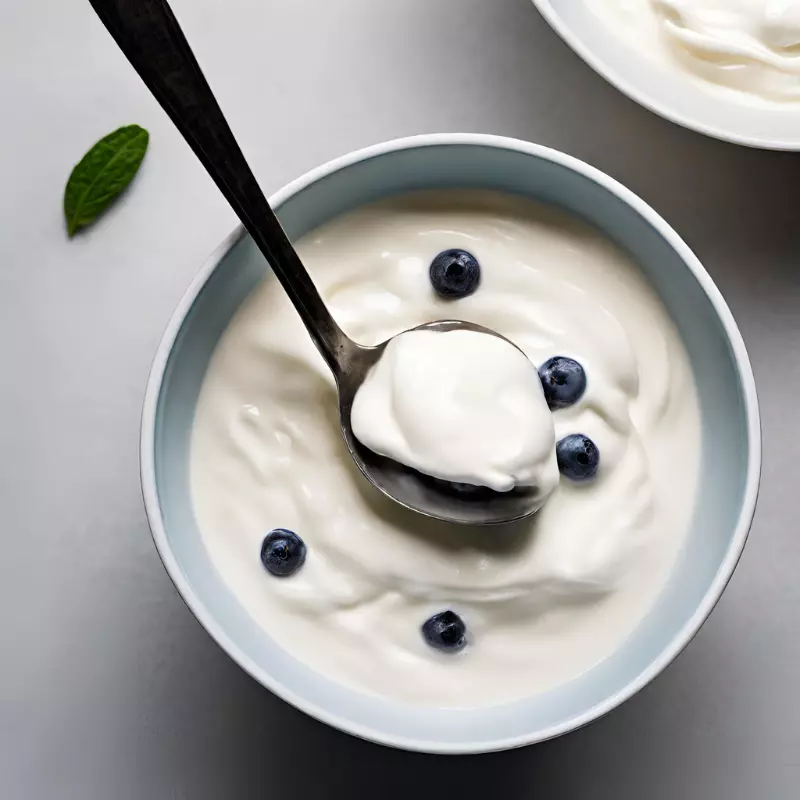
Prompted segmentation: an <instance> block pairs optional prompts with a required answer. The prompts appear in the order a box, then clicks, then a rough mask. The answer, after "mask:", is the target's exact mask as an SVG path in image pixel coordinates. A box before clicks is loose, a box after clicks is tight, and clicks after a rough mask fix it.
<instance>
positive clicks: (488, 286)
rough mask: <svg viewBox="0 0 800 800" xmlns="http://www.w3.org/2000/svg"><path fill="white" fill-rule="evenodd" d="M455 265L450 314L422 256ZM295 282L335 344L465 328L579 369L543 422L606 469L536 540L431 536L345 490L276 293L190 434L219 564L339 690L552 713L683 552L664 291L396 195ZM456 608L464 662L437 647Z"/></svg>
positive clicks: (577, 253)
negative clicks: (578, 383)
mask: <svg viewBox="0 0 800 800" xmlns="http://www.w3.org/2000/svg"><path fill="white" fill-rule="evenodd" d="M450 247H461V248H464V249H468V250H469V251H470V252H471V253H473V254H474V255H475V257H476V258H477V259H478V260H479V262H480V263H481V266H482V277H481V285H480V288H479V289H478V290H477V291H476V292H475V293H474V294H473V295H471V296H469V297H466V298H463V299H461V300H458V301H455V302H454V301H446V300H442V299H441V298H440V297H438V296H437V295H436V293H435V292H434V291H433V290H432V288H431V286H430V282H429V280H428V274H427V273H428V266H429V264H430V261H431V259H432V257H433V256H434V255H435V254H436V253H438V252H440V251H442V250H444V249H447V248H450ZM298 249H299V252H300V254H301V257H302V258H303V261H304V263H305V264H306V265H307V266H308V268H309V270H310V272H311V274H312V276H313V278H314V280H315V282H316V283H317V285H318V287H319V289H320V291H321V292H322V294H323V296H324V298H325V300H326V302H327V303H328V304H329V306H330V308H331V310H332V312H333V314H334V316H335V317H336V319H337V320H338V321H339V322H340V324H341V325H342V327H343V329H344V330H345V331H346V332H347V333H348V334H349V335H350V336H352V337H353V338H354V339H356V340H357V341H361V342H363V343H365V344H377V343H378V342H381V341H384V340H385V339H387V338H389V337H390V336H393V335H394V334H397V333H399V332H400V331H403V330H407V329H408V328H411V327H414V326H416V325H420V324H422V323H424V322H427V321H430V320H434V319H442V318H448V317H450V318H452V317H454V316H457V317H459V318H462V319H465V320H468V321H472V322H475V323H477V324H480V325H484V326H485V327H488V328H491V329H493V330H496V331H498V332H499V333H501V334H503V335H504V336H507V337H508V338H509V339H511V340H512V341H513V342H515V343H516V344H517V345H518V346H519V347H520V348H521V349H522V350H523V351H524V352H525V353H526V354H527V355H528V356H529V358H530V359H531V360H532V361H533V363H534V364H536V365H539V364H541V363H543V362H544V361H545V360H547V359H548V358H549V357H551V356H553V355H563V356H568V357H572V358H575V359H577V360H579V361H580V362H581V364H582V365H583V366H584V368H585V370H586V373H587V376H588V383H587V389H586V392H585V394H584V395H583V397H582V398H581V399H580V400H579V401H578V402H577V403H576V404H575V405H574V406H572V407H570V408H567V409H563V410H558V411H555V412H553V413H552V421H553V425H554V428H555V435H556V438H562V437H564V436H566V435H568V434H570V433H582V434H585V435H587V436H590V437H591V439H592V440H593V441H594V442H595V443H596V444H597V446H598V448H599V449H600V452H601V453H602V467H601V470H600V471H599V472H598V474H597V476H596V478H595V479H594V480H593V481H592V482H590V483H586V484H572V483H570V482H569V481H567V480H565V479H561V480H560V482H559V483H558V486H556V488H555V489H554V491H553V492H552V494H551V495H550V498H549V500H548V501H547V502H546V504H545V505H544V507H543V508H542V509H541V510H540V511H539V512H538V513H537V514H536V515H535V516H534V517H533V518H531V519H529V520H526V521H524V522H522V523H518V524H514V525H510V526H504V527H502V528H499V529H493V530H490V531H487V529H471V528H468V527H464V526H449V525H446V524H443V523H438V522H435V521H432V520H427V519H424V518H422V517H420V516H419V515H417V514H414V513H413V512H408V511H406V510H404V509H402V508H400V507H398V506H397V505H396V504H394V503H392V502H391V501H388V500H386V499H385V498H383V497H382V496H380V495H379V493H377V492H376V491H375V490H373V489H372V487H370V486H369V485H368V484H367V483H366V482H365V481H364V480H363V478H362V477H361V476H360V474H359V473H358V471H357V469H356V467H355V466H354V465H353V464H352V461H351V459H350V457H349V455H348V453H347V451H346V448H345V446H344V443H343V442H342V441H341V439H340V434H339V430H338V421H337V416H336V415H337V406H336V394H335V387H334V385H333V380H332V378H331V376H330V374H329V372H328V370H327V367H326V366H325V364H324V363H323V361H322V359H321V357H320V356H319V354H318V353H317V351H316V350H315V348H314V346H313V344H312V343H311V341H310V339H309V338H308V336H307V334H306V333H305V331H304V329H303V328H302V325H301V323H300V321H299V319H298V318H297V316H296V313H295V311H294V309H292V308H291V306H290V304H289V302H288V300H287V299H286V298H285V297H284V295H283V294H282V292H281V290H280V287H279V286H278V285H277V283H276V282H275V281H274V280H273V279H271V278H270V277H268V278H266V279H265V280H264V282H263V283H262V285H260V286H259V287H258V288H257V289H256V290H255V291H254V292H253V293H252V294H251V296H250V297H249V298H248V300H247V302H246V303H245V304H244V305H243V306H242V308H241V309H240V310H239V311H238V313H237V314H236V316H235V318H234V319H233V320H232V322H231V324H230V325H229V327H228V329H227V330H226V331H225V333H224V335H223V336H222V338H221V340H220V342H219V344H218V346H217V349H216V351H215V353H214V356H213V358H212V361H211V363H210V365H209V368H208V371H207V374H206V377H205V381H204V384H203V387H202V390H201V394H200V398H199V402H198V406H197V409H196V414H195V421H194V430H193V440H192V453H191V486H192V495H193V499H194V505H195V512H196V517H197V520H198V524H199V527H200V531H201V534H202V537H203V540H204V542H205V544H206V547H207V549H208V552H209V555H210V557H211V559H212V561H213V562H214V564H215V566H216V567H217V568H218V570H219V571H220V573H221V575H222V577H223V579H224V580H225V581H226V582H227V583H228V585H229V586H230V587H231V590H232V591H233V592H234V593H235V594H236V596H237V597H238V599H239V600H240V602H241V603H242V604H243V605H244V607H245V608H246V609H247V610H248V611H249V613H250V614H251V615H252V616H253V617H254V618H255V619H256V620H257V621H258V622H259V623H260V624H261V625H262V626H263V628H264V629H265V632H266V634H268V635H270V636H272V637H274V638H275V639H276V640H277V641H278V642H279V643H280V644H281V645H282V646H283V647H285V648H286V649H287V650H288V651H289V652H291V653H293V654H294V655H295V656H297V657H298V658H299V659H300V660H302V661H304V662H306V663H307V664H309V665H310V666H311V667H313V668H315V669H317V670H318V671H320V672H322V673H325V674H327V675H329V676H330V677H332V678H333V679H335V680H338V681H341V682H343V683H346V684H349V685H351V686H354V687H356V688H358V689H360V690H362V691H366V692H371V693H374V694H378V695H382V696H385V697H389V698H393V699H396V700H400V701H404V702H410V703H415V704H421V705H436V706H445V707H470V706H479V705H488V704H493V703H497V702H501V701H505V700H509V699H514V698H517V697H521V696H526V695H531V694H534V693H536V692H540V691H544V690H546V689H548V688H551V687H553V686H555V685H557V684H559V683H562V682H564V681H566V680H569V679H570V678H571V677H574V676H576V675H578V674H579V673H581V672H583V671H584V670H586V669H588V668H589V667H591V666H592V665H593V664H595V663H596V662H598V661H599V660H601V659H602V658H604V657H605V656H606V655H608V654H609V653H610V652H612V651H613V650H614V649H615V648H616V647H617V646H618V645H619V644H620V642H621V641H622V640H623V639H624V638H625V637H626V636H627V635H628V634H629V633H630V632H631V630H632V629H633V628H634V627H635V625H636V623H637V622H638V620H639V619H640V618H641V617H642V616H643V615H644V614H645V613H646V611H647V610H648V608H649V607H650V606H651V605H652V603H653V601H654V599H655V597H656V595H657V594H658V592H659V590H660V588H661V587H662V585H663V584H664V582H665V580H666V577H667V574H668V572H669V570H670V568H671V566H672V563H673V562H674V559H675V556H676V553H677V551H678V549H679V548H680V546H681V542H682V540H683V537H684V533H685V530H686V528H687V524H688V520H689V518H690V515H691V513H692V509H693V505H694V500H695V489H696V482H697V471H698V468H699V449H700V446H699V439H700V437H699V432H700V431H699V427H700V426H699V413H698V407H697V398H696V392H695V387H694V382H693V377H692V374H691V369H690V367H689V363H688V359H687V356H686V353H685V351H684V349H683V346H682V344H681V341H680V338H679V337H678V335H677V332H676V330H675V328H674V326H673V324H672V322H671V321H670V319H669V317H668V316H667V314H666V312H665V310H664V308H663V307H662V305H661V303H660V301H659V300H658V298H657V297H656V295H655V293H654V292H653V290H652V289H651V287H650V286H649V284H648V283H647V282H646V280H645V279H644V278H643V276H642V275H641V273H640V272H639V271H638V270H637V269H636V267H635V266H634V265H633V264H632V263H631V262H630V261H629V260H628V258H627V257H626V256H625V255H624V254H623V253H622V252H621V251H620V250H619V249H618V248H617V247H616V246H615V245H613V244H612V243H611V242H610V241H609V240H607V239H606V238H605V237H603V236H602V235H600V234H599V233H598V232H596V231H594V230H593V229H591V228H589V227H588V226H586V225H585V224H583V223H581V222H579V221H577V220H575V219H573V218H571V217H569V216H567V215H566V214H564V213H563V212H560V211H557V210H555V209H552V208H549V207H544V206H540V205H538V204H534V203H532V202H530V201H527V200H523V199H521V198H516V197H510V196H505V195H498V194H494V193H489V192H477V191H459V192H456V191H442V192H433V193H420V194H414V195H409V196H405V197H399V198H396V199H392V200H389V201H384V202H381V203H377V204H374V205H371V206H366V207H363V208H360V209H357V210H355V211H353V212H350V213H348V214H346V215H343V216H342V217H340V218H337V219H335V220H333V221H331V222H330V223H328V224H327V225H325V226H323V227H322V228H320V229H318V230H316V231H313V232H311V233H310V234H308V235H307V236H306V237H304V238H303V239H302V240H301V241H300V242H299V246H298ZM278 526H281V527H287V528H291V529H292V530H294V531H296V532H297V533H298V534H300V535H301V536H302V537H303V539H304V541H305V542H306V545H307V547H308V555H307V558H306V563H305V565H304V566H303V568H302V569H301V570H300V571H298V572H297V573H296V574H295V575H293V576H292V577H291V578H289V579H286V580H280V579H274V578H271V577H270V576H269V575H268V574H266V573H265V571H264V570H263V568H262V567H261V564H260V562H259V557H258V554H259V548H260V545H261V541H262V539H263V537H264V535H265V533H266V532H267V531H268V530H269V529H271V528H273V527H278ZM445 609H452V610H454V611H455V612H457V613H458V614H459V615H460V616H461V617H462V618H463V619H464V620H465V622H466V624H467V626H468V628H469V631H470V642H469V645H468V646H467V648H465V649H464V650H463V651H462V652H461V653H460V654H458V655H457V656H448V655H444V654H441V653H438V652H436V651H434V650H432V649H431V648H430V647H428V646H427V645H426V644H425V642H424V641H423V638H422V636H421V634H420V626H421V625H422V624H423V622H424V621H425V620H426V619H428V618H429V617H430V616H431V615H433V614H435V613H438V612H440V611H443V610H445Z"/></svg>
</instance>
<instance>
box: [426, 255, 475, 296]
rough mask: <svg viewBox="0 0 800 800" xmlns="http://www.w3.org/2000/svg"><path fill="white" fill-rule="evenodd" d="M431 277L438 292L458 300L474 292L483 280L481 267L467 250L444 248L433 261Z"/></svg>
mask: <svg viewBox="0 0 800 800" xmlns="http://www.w3.org/2000/svg"><path fill="white" fill-rule="evenodd" d="M430 278H431V283H432V284H433V288H434V289H435V290H436V292H437V294H440V295H441V296H442V297H446V298H448V299H449V300H457V299H458V298H460V297H466V296H467V295H470V294H472V293H473V292H474V291H475V290H476V289H477V288H478V284H479V283H480V280H481V267H480V264H478V261H477V259H476V258H475V256H473V255H472V253H468V252H467V251H466V250H458V249H454V250H443V251H442V252H441V253H439V255H438V256H436V258H434V259H433V261H432V262H431V268H430Z"/></svg>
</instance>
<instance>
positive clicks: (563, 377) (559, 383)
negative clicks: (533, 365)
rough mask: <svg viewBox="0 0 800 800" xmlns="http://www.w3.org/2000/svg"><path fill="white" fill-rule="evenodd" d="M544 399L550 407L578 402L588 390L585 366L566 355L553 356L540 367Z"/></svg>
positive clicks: (563, 406) (565, 405) (561, 406)
mask: <svg viewBox="0 0 800 800" xmlns="http://www.w3.org/2000/svg"><path fill="white" fill-rule="evenodd" d="M539 379H540V380H541V381H542V389H544V399H545V400H547V405H548V406H550V408H567V406H571V405H573V403H577V402H578V400H580V399H581V397H583V393H584V392H585V391H586V373H585V372H584V370H583V367H582V366H581V365H580V364H579V363H578V362H577V361H574V360H573V359H571V358H567V357H566V356H553V357H552V358H548V359H547V361H545V362H544V364H542V366H541V367H539Z"/></svg>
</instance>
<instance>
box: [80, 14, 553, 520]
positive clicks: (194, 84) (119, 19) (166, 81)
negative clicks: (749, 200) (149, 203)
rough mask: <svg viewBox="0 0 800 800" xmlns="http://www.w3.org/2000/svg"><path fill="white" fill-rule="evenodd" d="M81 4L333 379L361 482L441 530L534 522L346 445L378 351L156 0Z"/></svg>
mask: <svg viewBox="0 0 800 800" xmlns="http://www.w3.org/2000/svg"><path fill="white" fill-rule="evenodd" d="M89 2H90V3H91V4H92V7H93V8H94V10H95V11H96V12H97V15H98V16H99V17H100V19H101V20H102V21H103V24H104V25H105V26H106V28H107V29H108V31H109V33H110V34H111V35H112V36H113V37H114V39H115V40H116V42H117V44H118V45H119V46H120V48H121V50H122V52H123V53H124V54H125V55H126V56H127V58H128V60H129V61H130V63H131V64H132V65H133V68H134V69H135V70H136V71H137V72H138V73H139V76H140V77H141V78H142V80H143V81H144V83H145V85H146V86H147V87H148V89H150V91H151V92H152V93H153V95H154V96H155V98H156V100H158V102H159V103H161V105H162V107H163V108H164V110H165V111H166V112H167V114H168V115H169V116H170V118H171V119H172V121H173V122H174V123H175V125H176V127H177V128H178V130H179V131H180V132H181V134H182V135H183V137H184V138H185V139H186V141H187V142H188V143H189V146H190V147H191V148H192V150H194V152H195V154H196V155H197V157H198V158H199V159H200V161H201V162H202V164H203V166H204V167H205V168H206V171H207V172H208V174H209V175H210V176H211V177H212V178H213V180H214V182H215V183H216V184H217V186H218V187H219V189H220V191H221V192H222V193H223V195H225V198H226V199H227V201H228V202H229V203H230V205H231V207H232V208H233V210H234V211H235V212H236V214H237V215H238V217H239V219H240V220H241V221H242V224H243V225H244V227H245V228H246V229H247V231H248V232H249V234H250V235H251V236H252V237H253V241H255V243H256V244H257V245H258V247H259V249H260V250H261V252H262V253H263V254H264V256H265V257H266V259H267V261H268V262H269V264H270V266H271V267H272V269H273V271H274V273H275V275H276V277H277V278H278V280H279V281H280V283H281V285H282V286H283V288H284V290H285V291H286V293H287V294H288V295H289V299H290V300H291V301H292V303H293V304H294V307H295V308H296V309H297V312H298V313H299V314H300V317H301V319H302V320H303V324H304V325H305V326H306V328H307V330H308V332H309V334H310V336H311V338H312V339H313V340H314V344H316V346H317V348H318V349H319V351H320V353H321V354H322V356H323V358H324V359H325V361H326V362H327V364H328V366H329V367H330V369H331V371H332V372H333V375H334V378H335V379H336V385H337V388H338V391H339V420H340V424H341V429H342V436H343V437H344V440H345V442H346V443H347V447H348V449H349V450H350V453H351V455H352V456H353V459H354V460H355V462H356V464H357V465H358V467H359V469H360V470H361V472H362V473H363V474H364V476H365V477H366V478H367V480H369V481H370V483H372V484H373V485H374V486H375V487H376V488H378V489H379V490H380V491H381V492H383V493H384V494H385V495H386V496H387V497H390V498H391V499H392V500H395V501H396V502H398V503H400V505H402V506H405V507H406V508H409V509H412V510H414V511H418V512H419V513H421V514H425V515H426V516H429V517H434V518H436V519H440V520H444V521H447V522H457V523H467V524H473V525H491V524H497V523H501V522H511V521H513V520H518V519H521V518H523V517H527V516H529V515H531V514H533V513H534V512H535V511H536V510H537V509H538V508H539V502H538V501H537V496H536V493H535V491H522V490H513V491H511V492H503V493H501V492H492V491H491V490H488V489H478V490H477V491H475V492H473V493H469V494H465V493H460V492H457V491H455V490H452V489H450V488H448V486H447V484H445V483H444V482H441V481H435V480H434V479H430V478H428V477H427V476H423V475H421V474H420V473H418V472H416V471H414V470H411V469H409V468H408V467H404V466H403V465H401V464H399V463H397V462H396V461H392V460H391V459H388V458H384V457H383V456H379V455H377V454H376V453H373V452H372V451H370V450H369V449H368V448H366V447H364V446H362V445H361V444H360V443H359V442H358V441H357V440H356V439H355V437H354V436H353V430H352V427H351V425H350V411H351V407H352V404H353V398H354V397H355V394H356V391H357V390H358V387H359V386H360V385H361V383H362V382H363V380H364V378H365V377H366V375H367V373H368V372H369V370H370V368H371V367H372V366H373V365H374V364H375V362H376V361H377V360H378V359H379V358H380V356H381V354H382V353H383V350H384V348H385V347H386V344H387V342H384V343H383V344H379V345H377V346H376V347H364V346H362V345H359V344H357V343H356V342H354V341H352V340H351V339H350V338H348V337H347V336H346V335H345V334H344V333H343V331H342V330H341V328H340V327H339V326H338V325H337V323H336V321H335V320H334V319H333V317H332V316H331V314H330V312H329V311H328V309H327V307H326V306H325V303H324V302H323V300H322V298H321V297H320V295H319V292H318V291H317V289H316V287H315V286H314V283H313V281H312V280H311V277H310V276H309V274H308V273H307V272H306V270H305V268H304V267H303V264H302V263H301V261H300V258H299V257H298V255H297V253H296V251H295V249H294V248H293V247H292V245H291V243H290V242H289V240H288V238H287V237H286V234H285V233H284V231H283V228H281V225H280V223H279V222H278V219H277V217H276V216H275V214H274V213H273V211H272V209H271V208H270V207H269V203H268V202H267V200H266V198H265V197H264V195H263V193H262V192H261V189H260V188H259V186H258V183H257V182H256V179H255V177H254V176H253V173H252V172H251V171H250V168H249V167H248V166H247V162H246V161H245V159H244V156H243V155H242V152H241V150H240V149H239V146H238V145H237V144H236V140H235V139H234V138H233V134H232V133H231V130H230V128H229V127H228V123H227V122H226V121H225V117H224V116H223V115H222V111H221V110H220V108H219V106H218V105H217V101H216V100H215V99H214V95H213V94H212V92H211V89H210V87H209V86H208V83H206V80H205V78H204V77H203V73H202V72H201V70H200V67H199V65H198V63H197V61H196V59H195V57H194V54H193V53H192V51H191V49H190V48H189V44H188V42H187V41H186V37H185V36H184V35H183V31H182V30H181V28H180V26H179V25H178V22H177V20H176V19H175V16H174V14H173V13H172V9H170V7H169V5H168V4H167V3H166V2H165V0H89ZM420 327H422V328H430V329H432V330H437V331H447V330H453V329H456V328H466V329H469V330H476V331H481V332H483V333H487V334H493V335H495V336H499V334H496V333H494V331H490V330H488V329H487V328H483V327H481V326H479V325H473V324H471V323H468V322H458V321H439V322H431V323H428V324H426V325H423V326H420ZM501 338H503V337H501Z"/></svg>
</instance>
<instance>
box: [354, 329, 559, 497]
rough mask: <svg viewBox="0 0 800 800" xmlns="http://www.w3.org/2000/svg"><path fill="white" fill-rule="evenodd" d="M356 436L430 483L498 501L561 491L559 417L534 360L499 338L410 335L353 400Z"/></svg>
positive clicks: (395, 343) (396, 343)
mask: <svg viewBox="0 0 800 800" xmlns="http://www.w3.org/2000/svg"><path fill="white" fill-rule="evenodd" d="M352 426H353V433H354V434H355V436H356V438H357V439H358V440H359V441H360V442H361V443H362V444H363V445H365V446H366V447H368V448H369V449H370V450H373V451H374V452H376V453H378V454H380V455H383V456H387V457H388V458H392V459H394V460H395V461H399V462H400V463H401V464H405V465H406V466H409V467H413V468H414V469H416V470H418V471H419V472H422V473H424V474H425V475H430V476H432V477H434V478H439V479H441V480H445V481H450V482H452V483H456V484H470V485H472V486H485V487H488V488H490V489H493V490H494V491H497V492H507V491H510V490H511V489H513V488H514V487H521V488H522V487H524V488H528V489H533V490H535V491H536V492H537V494H538V495H539V498H540V500H541V501H542V502H544V500H546V499H547V497H548V496H549V495H550V493H551V492H552V491H553V489H554V488H555V487H556V485H557V483H558V467H557V464H556V456H555V428H554V425H553V416H552V414H551V412H550V409H549V408H548V406H547V403H546V402H545V398H544V393H543V391H542V386H541V381H540V380H539V376H538V374H537V372H536V369H535V367H534V366H533V364H532V363H531V362H530V360H529V359H528V357H527V356H526V355H525V354H524V353H523V352H522V351H520V350H518V349H517V348H516V347H515V346H514V345H513V344H511V342H509V341H507V340H506V339H503V338H501V337H499V336H492V335H491V334H488V333H479V332H477V331H469V330H455V331H449V332H441V333H440V332H435V331H425V330H421V331H408V332H406V333H403V334H401V335H400V336H398V337H396V338H394V339H392V340H391V341H390V342H389V344H388V346H387V347H386V350H385V352H384V354H383V355H382V356H381V359H380V361H378V363H377V364H376V365H375V366H374V367H373V368H372V371H371V372H370V373H369V375H368V376H367V378H366V380H365V381H364V383H363V384H362V386H361V387H360V388H359V390H358V393H357V394H356V396H355V400H354V402H353V410H352Z"/></svg>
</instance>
